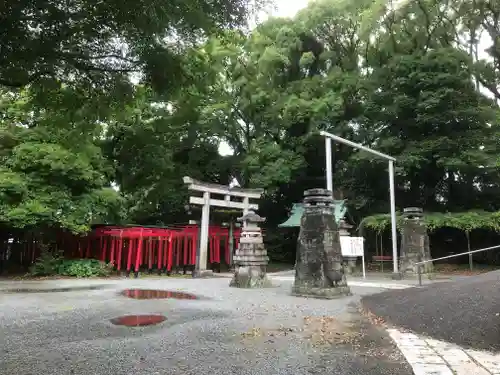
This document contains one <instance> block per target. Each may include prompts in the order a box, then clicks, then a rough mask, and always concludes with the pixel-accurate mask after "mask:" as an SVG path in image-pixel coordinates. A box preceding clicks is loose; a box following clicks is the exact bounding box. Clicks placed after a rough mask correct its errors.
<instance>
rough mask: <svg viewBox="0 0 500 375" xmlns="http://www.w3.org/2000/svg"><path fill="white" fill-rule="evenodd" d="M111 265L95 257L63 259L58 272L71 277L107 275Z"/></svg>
mask: <svg viewBox="0 0 500 375" xmlns="http://www.w3.org/2000/svg"><path fill="white" fill-rule="evenodd" d="M112 270H113V265H112V264H110V263H104V262H101V261H99V260H97V259H74V260H63V261H62V262H61V264H60V265H59V269H58V274H59V275H63V276H72V277H98V276H109V274H110V273H111V272H112Z"/></svg>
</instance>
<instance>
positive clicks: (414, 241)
mask: <svg viewBox="0 0 500 375" xmlns="http://www.w3.org/2000/svg"><path fill="white" fill-rule="evenodd" d="M403 218H404V219H403V223H402V226H401V254H400V272H401V277H402V278H404V277H416V276H417V273H418V269H417V266H416V265H415V263H417V262H421V261H424V260H429V259H431V254H430V248H429V235H428V234H427V227H426V225H425V222H424V214H423V210H422V208H418V207H409V208H405V209H404V210H403ZM421 271H422V273H427V274H428V275H429V276H430V275H432V272H433V266H432V263H426V264H425V265H423V266H421Z"/></svg>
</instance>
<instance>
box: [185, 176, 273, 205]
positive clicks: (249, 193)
mask: <svg viewBox="0 0 500 375" xmlns="http://www.w3.org/2000/svg"><path fill="white" fill-rule="evenodd" d="M183 181H184V183H185V184H186V185H188V189H189V190H195V191H202V192H208V193H212V194H220V195H230V196H233V197H242V198H253V199H259V198H260V197H261V196H262V194H264V189H241V188H230V187H229V186H225V185H218V184H210V183H206V182H201V181H198V180H195V179H193V178H191V177H188V176H185V177H184V178H183Z"/></svg>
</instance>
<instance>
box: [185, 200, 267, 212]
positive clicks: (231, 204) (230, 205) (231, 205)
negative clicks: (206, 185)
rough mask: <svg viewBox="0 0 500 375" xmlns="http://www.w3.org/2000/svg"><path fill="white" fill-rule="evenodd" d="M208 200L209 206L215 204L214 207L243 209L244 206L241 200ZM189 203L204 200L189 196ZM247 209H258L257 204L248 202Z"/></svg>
mask: <svg viewBox="0 0 500 375" xmlns="http://www.w3.org/2000/svg"><path fill="white" fill-rule="evenodd" d="M208 202H209V205H210V206H216V207H225V208H238V209H240V210H244V209H245V208H246V206H245V204H244V203H242V202H233V201H229V200H221V199H209V200H208ZM189 203H191V204H199V205H204V204H205V200H204V199H203V198H201V197H189ZM248 209H250V210H258V209H259V205H258V204H255V203H250V204H249V205H248Z"/></svg>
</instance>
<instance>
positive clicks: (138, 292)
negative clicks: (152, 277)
mask: <svg viewBox="0 0 500 375" xmlns="http://www.w3.org/2000/svg"><path fill="white" fill-rule="evenodd" d="M121 294H122V295H124V296H125V297H128V298H134V299H190V300H193V299H199V297H198V296H196V295H194V294H191V293H184V292H177V291H171V290H155V289H125V290H124V291H123V292H122V293H121Z"/></svg>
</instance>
